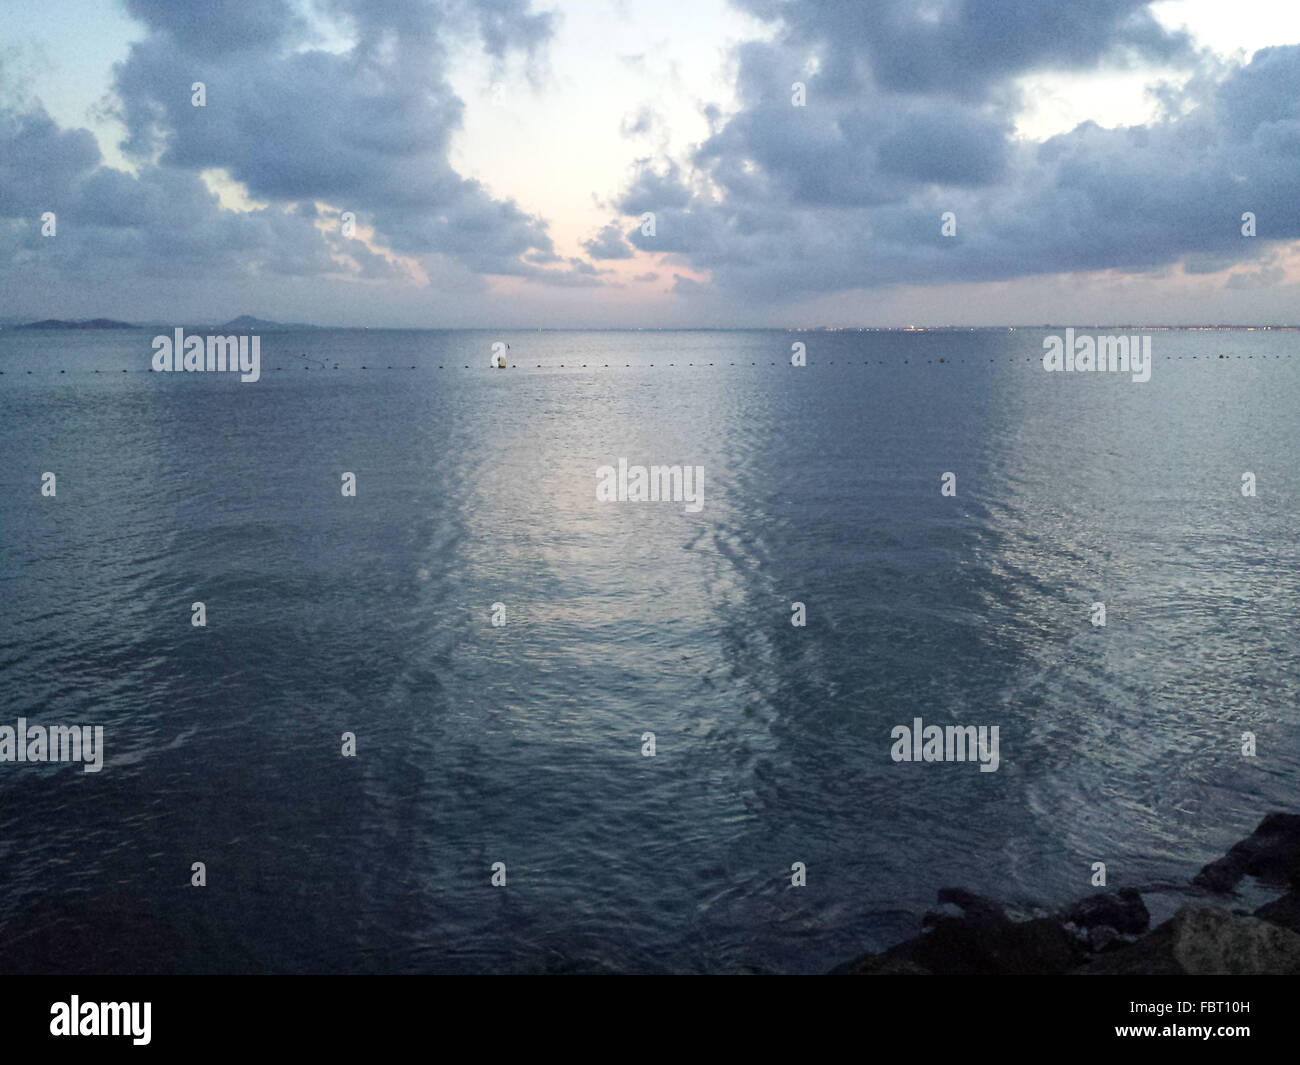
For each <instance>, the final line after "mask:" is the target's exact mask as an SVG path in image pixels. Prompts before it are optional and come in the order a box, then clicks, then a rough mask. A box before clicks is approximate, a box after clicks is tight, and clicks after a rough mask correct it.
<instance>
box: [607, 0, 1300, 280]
mask: <svg viewBox="0 0 1300 1065" xmlns="http://www.w3.org/2000/svg"><path fill="white" fill-rule="evenodd" d="M740 6H742V7H745V8H747V9H748V10H750V11H751V12H752V13H754V14H757V15H759V16H760V17H763V18H770V19H773V20H779V30H778V32H777V34H776V35H775V37H774V38H773V40H771V41H765V42H748V43H746V44H744V45H742V46H740V47H739V48H738V49H737V53H736V69H737V72H738V73H737V77H738V81H737V92H738V97H739V99H740V100H741V101H742V104H741V107H740V109H739V110H738V111H737V112H736V113H735V114H732V115H730V116H723V115H722V114H721V113H720V112H719V111H717V110H716V109H714V110H713V112H712V116H711V118H710V124H711V128H712V129H713V132H712V134H711V135H710V136H709V137H708V138H707V139H706V140H705V141H704V142H703V143H702V144H700V145H699V146H698V147H697V148H696V149H695V150H694V152H693V154H692V156H691V158H690V160H689V165H688V166H679V165H677V164H676V163H674V162H673V161H671V160H667V159H655V158H648V159H643V160H639V161H638V163H637V165H636V167H635V170H634V173H633V176H632V178H631V179H630V181H629V182H628V185H627V187H626V188H625V189H624V190H623V192H622V193H621V194H620V196H619V197H618V198H617V200H616V206H617V208H618V209H619V210H620V211H622V212H624V213H625V214H626V215H629V216H632V217H634V218H635V217H639V216H640V215H642V214H643V213H644V212H646V211H653V212H654V213H655V216H656V232H655V235H653V236H648V235H645V234H644V233H642V232H641V231H640V229H637V228H633V229H632V230H631V231H630V233H629V238H628V239H629V240H630V241H631V243H632V244H633V245H634V246H636V247H637V248H639V249H642V250H644V251H647V252H659V253H665V254H667V255H669V256H670V257H671V259H670V261H673V262H676V263H679V264H681V265H688V266H690V267H692V268H693V269H695V270H699V271H709V272H710V274H711V276H712V279H713V283H714V285H715V286H717V287H718V288H720V289H722V290H723V291H731V292H733V293H742V294H744V295H747V296H749V297H760V298H763V299H771V298H775V297H778V296H789V295H791V294H793V295H814V294H823V293H828V292H835V291H840V290H844V289H853V288H862V287H875V286H882V285H889V284H893V283H941V282H952V281H986V280H1002V279H1010V278H1016V277H1022V276H1029V275H1036V274H1050V273H1066V272H1072V271H1082V270H1097V269H1119V270H1123V271H1143V272H1149V271H1153V270H1155V269H1158V268H1161V267H1164V266H1167V265H1169V264H1171V263H1174V262H1177V261H1179V260H1187V263H1188V266H1189V268H1191V269H1197V268H1203V269H1205V270H1207V271H1208V270H1220V269H1224V268H1226V267H1228V266H1231V265H1233V264H1234V263H1236V262H1240V261H1249V260H1253V259H1255V258H1257V257H1259V256H1261V255H1264V254H1266V253H1267V247H1268V242H1269V241H1270V240H1279V239H1296V238H1300V47H1278V48H1271V49H1264V50H1261V51H1260V52H1258V53H1256V55H1255V56H1254V58H1253V60H1252V62H1251V63H1250V64H1249V65H1247V66H1245V67H1240V68H1231V67H1229V68H1218V69H1214V68H1213V66H1212V65H1211V64H1210V63H1209V62H1208V61H1207V60H1206V59H1205V57H1203V56H1198V55H1197V54H1196V53H1195V52H1194V51H1193V49H1192V48H1191V46H1190V44H1189V42H1188V41H1187V40H1186V39H1185V38H1184V37H1183V36H1182V35H1181V34H1170V33H1167V32H1165V31H1164V30H1162V29H1161V28H1160V27H1159V25H1158V24H1157V23H1155V21H1154V20H1153V19H1152V17H1151V16H1150V13H1149V11H1148V10H1147V8H1148V7H1149V5H1148V4H1144V3H1137V2H1120V0H1069V2H1066V0H1062V2H1058V3H1053V4H1037V3H1028V2H1020V0H1011V2H1003V0H998V2H997V3H994V2H991V0H990V2H978V3H977V2H972V0H967V2H965V3H961V2H958V0H952V2H949V3H943V2H935V3H928V4H926V3H921V4H917V3H913V2H911V0H909V2H906V3H904V2H899V3H885V2H879V3H868V2H861V0H855V2H844V3H839V2H830V0H822V2H818V0H805V2H800V3H795V2H782V0H740ZM1136 61H1144V62H1154V61H1159V62H1165V63H1181V64H1184V65H1185V66H1186V67H1187V69H1188V70H1191V71H1195V73H1196V76H1195V77H1193V78H1192V79H1191V81H1189V82H1188V84H1187V86H1186V87H1184V89H1182V90H1181V91H1175V90H1170V89H1169V88H1168V87H1167V86H1166V87H1165V88H1164V90H1163V99H1164V103H1165V109H1166V116H1165V117H1164V118H1162V119H1160V120H1159V121H1155V122H1153V123H1151V124H1150V125H1148V126H1143V127H1133V128H1119V129H1111V130H1106V129H1102V128H1100V127H1098V126H1096V125H1095V124H1092V123H1085V124H1083V125H1081V126H1079V127H1078V128H1076V129H1075V130H1073V131H1071V132H1069V133H1066V134H1063V135H1061V136H1057V137H1053V138H1051V139H1050V140H1048V141H1046V142H1044V143H1042V144H1034V143H1029V142H1024V141H1020V140H1017V139H1016V138H1015V136H1014V122H1013V119H1014V115H1015V114H1016V112H1017V110H1018V109H1019V106H1020V103H1021V101H1020V99H1019V97H1018V95H1017V92H1016V90H1015V87H1014V85H1013V84H1012V82H1011V80H1010V79H1012V78H1013V77H1015V76H1018V75H1021V74H1025V73H1028V72H1031V71H1034V70H1038V69H1084V68H1088V67H1090V66H1094V65H1096V64H1098V63H1102V62H1106V63H1124V62H1136ZM796 81H801V82H803V83H804V84H805V86H806V90H807V102H806V106H803V107H796V106H793V104H792V99H791V95H792V94H791V87H792V85H793V83H794V82H796ZM1248 210H1249V211H1255V212H1256V214H1257V216H1258V219H1259V223H1258V224H1259V234H1260V236H1259V237H1258V238H1256V239H1254V240H1251V239H1249V238H1245V237H1243V236H1242V235H1241V231H1240V228H1241V221H1240V216H1241V214H1242V212H1244V211H1248ZM947 211H951V212H953V213H954V214H955V215H956V219H957V235H956V236H943V235H941V229H940V226H941V222H940V219H941V215H942V213H943V212H947ZM1271 276H1274V275H1273V274H1271V273H1263V274H1261V275H1260V277H1261V278H1262V279H1267V278H1268V277H1271ZM684 280H685V279H684V278H679V280H678V288H679V289H683V290H686V289H690V290H691V291H693V290H694V287H693V286H691V285H684V284H683V281H684ZM1260 283H1262V280H1261V282H1260Z"/></svg>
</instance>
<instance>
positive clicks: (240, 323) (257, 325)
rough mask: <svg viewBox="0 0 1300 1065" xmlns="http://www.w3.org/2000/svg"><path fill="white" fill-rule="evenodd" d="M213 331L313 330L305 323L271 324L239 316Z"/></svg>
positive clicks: (249, 316)
mask: <svg viewBox="0 0 1300 1065" xmlns="http://www.w3.org/2000/svg"><path fill="white" fill-rule="evenodd" d="M213 328H214V329H234V330H240V329H263V330H268V331H269V330H273V329H315V328H316V326H314V325H307V324H306V323H305V322H273V321H271V320H270V319H269V318H254V317H253V316H252V315H251V314H241V315H240V316H239V317H238V318H232V319H231V320H230V321H228V322H223V323H222V324H221V325H218V326H213Z"/></svg>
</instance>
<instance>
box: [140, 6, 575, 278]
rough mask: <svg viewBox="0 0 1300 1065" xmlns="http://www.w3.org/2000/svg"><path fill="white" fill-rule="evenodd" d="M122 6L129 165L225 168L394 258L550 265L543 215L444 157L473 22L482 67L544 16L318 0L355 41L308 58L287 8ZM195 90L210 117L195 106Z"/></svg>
mask: <svg viewBox="0 0 1300 1065" xmlns="http://www.w3.org/2000/svg"><path fill="white" fill-rule="evenodd" d="M250 6H251V7H253V8H256V9H257V12H256V14H250V13H249V10H248V9H249V7H250ZM131 10H132V12H133V13H134V14H136V15H137V16H138V17H140V18H141V19H142V20H143V21H144V22H145V24H146V26H147V27H148V29H149V30H150V31H151V32H150V34H149V36H148V37H147V38H146V39H145V40H144V41H142V42H140V43H138V44H135V45H133V46H132V48H131V52H130V54H129V56H128V57H127V59H126V60H125V61H124V62H122V63H121V64H119V65H118V67H117V71H116V91H117V95H118V98H119V99H120V101H121V118H122V121H123V122H124V124H125V125H126V127H127V130H128V136H127V138H126V140H125V142H124V143H123V149H124V151H126V152H128V153H129V154H130V155H131V156H133V157H136V158H140V159H156V160H157V162H158V164H159V165H160V166H163V167H168V168H176V169H182V170H189V171H201V170H204V169H208V168H222V169H224V170H226V171H227V172H228V173H229V174H230V175H231V176H232V177H233V178H235V179H236V180H237V181H240V182H242V183H243V184H244V185H246V186H247V188H248V190H249V192H250V194H251V195H252V196H253V197H254V198H257V199H261V200H266V201H273V202H277V203H292V202H297V201H303V200H322V201H324V202H328V203H330V204H332V205H334V206H336V207H338V208H339V209H340V210H352V211H354V212H356V214H357V215H358V218H361V217H363V216H364V218H365V221H366V222H367V224H369V225H371V226H373V228H374V230H375V233H376V237H377V239H378V240H379V241H380V242H381V243H382V244H383V245H384V246H386V247H389V248H391V249H393V250H394V251H396V252H400V253H402V254H407V255H426V254H441V255H446V256H449V257H451V258H453V259H455V260H456V261H458V262H460V263H462V264H463V265H465V266H467V267H468V268H470V269H471V270H474V271H477V272H480V273H499V274H519V275H526V274H529V273H531V272H532V271H531V268H530V267H529V266H528V265H527V264H526V263H524V262H523V261H522V260H521V258H520V257H521V256H523V255H525V254H526V253H528V252H530V251H532V252H537V253H541V254H542V255H547V254H553V253H554V249H553V248H552V246H551V240H550V237H549V236H548V235H547V232H546V226H545V224H544V222H543V221H542V220H541V219H538V218H534V217H532V216H530V215H528V214H526V213H525V212H524V211H522V210H520V209H519V208H518V207H517V206H516V205H515V204H514V203H512V202H510V201H501V200H497V199H495V198H494V197H492V196H491V195H490V194H489V193H488V192H487V190H485V189H484V188H483V187H482V186H481V185H480V184H479V183H478V182H475V181H471V180H466V179H464V178H462V177H460V176H459V175H458V174H457V173H456V172H455V171H454V170H453V168H452V167H451V165H450V163H449V162H448V160H447V154H448V149H449V146H450V139H451V135H452V134H453V133H454V132H455V131H456V129H457V128H458V127H459V126H460V123H461V118H462V112H463V105H462V103H461V101H460V99H459V98H458V97H457V96H456V95H455V93H454V92H453V90H452V88H451V86H450V84H449V83H448V81H447V78H446V70H447V66H448V42H449V41H452V40H455V39H456V38H458V37H459V36H461V35H463V33H464V27H465V26H466V25H468V26H475V27H477V30H478V33H479V34H480V36H481V43H482V47H483V48H484V50H485V51H486V52H487V53H488V54H489V55H490V56H493V57H497V58H500V57H503V56H504V55H505V54H506V52H507V51H508V50H511V49H519V50H522V51H524V52H526V53H527V54H529V55H532V54H533V53H535V52H536V51H537V50H538V49H540V48H541V47H542V46H543V45H544V44H545V42H546V40H547V39H548V38H549V36H550V34H551V32H552V30H553V22H554V19H553V17H552V16H551V15H549V14H546V13H541V14H533V13H530V12H529V10H528V3H527V2H526V0H472V2H471V0H447V2H440V3H434V2H429V0H384V2H376V0H327V2H325V3H323V4H322V5H321V7H320V10H322V11H324V12H325V13H327V14H328V15H329V16H330V17H332V18H333V19H334V20H335V21H336V22H337V23H338V26H339V29H340V31H341V32H343V33H346V34H347V35H348V36H349V37H350V39H352V40H353V41H355V44H354V46H353V47H352V48H351V49H350V50H348V51H346V52H343V53H341V54H336V53H333V52H327V51H322V50H318V49H311V48H306V49H305V50H304V49H303V46H304V45H305V44H306V42H307V38H308V35H309V33H310V30H309V27H307V26H305V25H303V24H302V23H301V21H300V20H299V19H298V18H297V16H296V15H295V14H294V12H293V10H292V9H291V8H289V7H288V6H287V5H285V4H283V3H279V4H273V5H268V6H265V7H259V6H258V5H244V4H242V3H230V4H217V5H209V4H196V5H192V6H188V7H185V6H182V7H179V8H178V7H177V6H175V5H173V4H168V3H154V2H146V0H134V2H133V3H132V4H131ZM195 81H200V82H203V83H204V85H205V88H206V96H207V101H206V106H205V107H194V106H192V104H191V99H190V84H191V83H192V82H195Z"/></svg>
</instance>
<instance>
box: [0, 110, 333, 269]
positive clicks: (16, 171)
mask: <svg viewBox="0 0 1300 1065" xmlns="http://www.w3.org/2000/svg"><path fill="white" fill-rule="evenodd" d="M46 211H50V212H53V214H54V216H55V223H56V232H55V235H54V236H52V237H47V236H43V235H42V233H41V215H43V214H44V213H45V212H46ZM333 250H334V249H333V248H332V247H331V244H330V242H329V241H328V240H327V239H326V237H325V236H324V235H323V234H322V233H321V231H320V230H318V229H317V228H316V227H315V225H314V224H313V221H312V219H311V217H309V216H306V215H304V214H303V213H302V212H287V211H285V210H283V209H282V208H279V207H269V208H263V209H260V210H255V211H249V212H236V211H228V210H224V209H222V207H221V205H220V203H219V202H218V200H217V198H216V196H214V195H213V194H212V193H211V192H210V191H209V190H208V188H207V186H206V185H205V184H204V183H203V181H202V180H200V179H199V177H198V176H197V175H195V174H191V173H187V172H185V171H179V170H172V169H167V168H165V167H158V166H154V165H151V164H146V165H144V166H142V167H141V168H140V171H139V173H138V175H131V174H128V173H126V172H124V171H121V170H115V169H113V168H110V167H107V166H104V165H102V164H101V161H100V153H99V149H98V147H97V146H96V145H95V141H94V138H93V137H92V136H91V134H90V133H89V132H87V131H86V130H71V131H62V130H59V129H58V127H57V126H56V125H55V123H54V122H53V121H52V120H51V119H50V118H49V117H48V116H47V115H46V114H45V113H44V112H42V111H36V112H31V113H27V114H15V113H13V112H11V111H5V110H0V264H2V265H0V271H3V270H5V268H6V267H7V269H8V270H11V271H18V272H21V273H22V274H23V275H24V277H25V279H27V280H29V281H30V280H31V278H32V277H33V276H37V277H44V278H48V279H50V280H51V281H56V280H59V279H77V280H87V279H96V278H114V277H118V276H122V275H123V274H126V275H131V276H140V277H167V276H174V275H176V274H178V273H183V274H184V275H185V276H187V277H190V278H193V279H196V280H202V279H206V278H216V277H225V278H237V277H257V276H266V275H311V274H321V273H338V272H341V269H342V268H341V267H340V266H339V265H338V264H337V263H336V262H335V261H334V259H333V258H332V252H333Z"/></svg>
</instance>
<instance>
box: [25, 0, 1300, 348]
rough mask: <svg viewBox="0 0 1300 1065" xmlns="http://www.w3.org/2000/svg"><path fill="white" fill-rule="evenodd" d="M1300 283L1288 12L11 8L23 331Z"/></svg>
mask: <svg viewBox="0 0 1300 1065" xmlns="http://www.w3.org/2000/svg"><path fill="white" fill-rule="evenodd" d="M196 83H202V86H203V89H202V94H203V96H202V106H196V105H195V104H196V97H195V90H194V86H195V84H196ZM1247 212H1250V214H1251V215H1252V216H1253V220H1254V221H1253V230H1254V235H1253V236H1252V235H1247V234H1246V233H1245V232H1244V231H1243V230H1244V229H1246V228H1249V227H1247V226H1246V224H1245V222H1244V221H1243V215H1245V214H1246V213H1247ZM50 213H52V214H53V225H52V226H51V225H50V222H49V218H48V216H49V214H50ZM650 216H652V217H650ZM945 218H947V219H948V223H947V225H945V223H944V219H945ZM51 229H52V232H51ZM1298 296H1300V5H1291V4H1282V3H1279V2H1278V0H1233V2H1232V3H1231V4H1227V3H1223V2H1222V0H1163V2H1158V3H1147V2H1143V0H1051V2H1043V0H565V2H550V3H548V2H545V0H532V2H530V0H261V2H258V3H247V2H243V0H236V2H228V0H195V2H189V3H187V2H184V0H59V2H58V3H49V2H48V0H43V2H40V3H37V2H34V0H32V2H28V0H15V2H13V3H10V4H7V5H6V7H5V11H4V18H3V19H0V318H23V317H31V318H42V317H64V318H76V317H97V316H104V317H112V318H119V319H125V320H129V321H141V322H168V321H175V322H217V321H222V320H225V319H228V318H232V317H234V316H236V315H239V314H253V315H256V316H258V317H263V318H272V319H277V320H281V321H306V322H315V323H318V324H323V325H345V326H362V325H365V326H372V327H379V326H394V327H433V328H466V327H468V328H479V327H481V328H493V327H500V328H531V327H543V328H603V327H610V328H682V327H694V326H700V327H707V326H718V327H822V326H839V327H853V326H877V327H896V326H908V325H926V326H935V325H947V324H955V325H999V324H1032V323H1039V322H1042V323H1047V322H1051V323H1053V324H1071V323H1079V324H1104V323H1111V322H1113V323H1123V324H1130V323H1149V324H1165V323H1236V324H1258V323H1280V322H1286V323H1300V312H1298V311H1297V308H1298V307H1300V300H1298V299H1297V297H1298Z"/></svg>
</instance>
